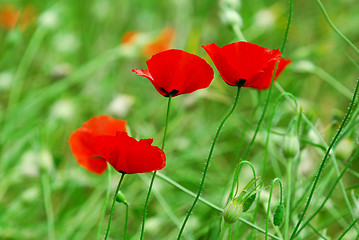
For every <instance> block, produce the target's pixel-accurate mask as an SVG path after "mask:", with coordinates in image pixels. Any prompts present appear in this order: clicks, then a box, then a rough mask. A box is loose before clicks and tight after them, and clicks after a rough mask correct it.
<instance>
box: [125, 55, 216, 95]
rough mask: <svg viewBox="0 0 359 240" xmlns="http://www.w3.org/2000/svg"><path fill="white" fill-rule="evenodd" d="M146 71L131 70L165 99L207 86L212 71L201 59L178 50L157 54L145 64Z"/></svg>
mask: <svg viewBox="0 0 359 240" xmlns="http://www.w3.org/2000/svg"><path fill="white" fill-rule="evenodd" d="M146 64H147V67H148V70H147V69H133V70H132V72H135V73H136V74H137V75H140V76H143V77H146V78H147V79H148V80H150V81H151V82H152V84H153V86H154V87H155V88H156V90H157V91H158V92H159V93H160V94H161V95H162V96H165V97H169V96H172V97H173V96H177V95H180V94H186V93H191V92H194V91H196V90H198V89H201V88H206V87H208V86H209V84H210V83H211V81H212V79H213V69H212V68H211V67H210V66H209V65H208V63H207V62H206V61H205V60H203V59H202V58H200V57H198V56H196V55H194V54H190V53H187V52H185V51H182V50H178V49H170V50H167V51H163V52H160V53H157V54H155V55H153V56H152V58H151V59H150V60H148V61H147V62H146Z"/></svg>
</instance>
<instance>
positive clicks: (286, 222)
mask: <svg viewBox="0 0 359 240" xmlns="http://www.w3.org/2000/svg"><path fill="white" fill-rule="evenodd" d="M293 160H294V159H289V161H288V164H287V196H286V197H287V199H286V207H285V212H286V214H285V220H284V239H285V240H286V239H288V237H289V235H288V233H289V220H290V202H291V201H290V199H291V194H292V161H293Z"/></svg>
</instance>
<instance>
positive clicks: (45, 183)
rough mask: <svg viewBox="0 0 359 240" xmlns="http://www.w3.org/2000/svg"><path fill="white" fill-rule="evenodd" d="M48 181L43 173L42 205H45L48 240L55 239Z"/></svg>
mask: <svg viewBox="0 0 359 240" xmlns="http://www.w3.org/2000/svg"><path fill="white" fill-rule="evenodd" d="M49 182H50V179H49V177H48V176H47V175H45V173H43V174H42V176H41V185H42V190H43V194H44V204H45V212H46V220H47V234H48V237H49V240H52V239H55V228H54V226H55V223H54V222H55V218H54V212H53V208H52V201H51V187H50V184H49Z"/></svg>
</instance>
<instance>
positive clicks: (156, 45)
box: [142, 27, 175, 57]
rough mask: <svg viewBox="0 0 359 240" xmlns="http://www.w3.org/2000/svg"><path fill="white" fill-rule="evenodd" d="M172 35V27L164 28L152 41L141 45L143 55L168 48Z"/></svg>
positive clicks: (173, 34)
mask: <svg viewBox="0 0 359 240" xmlns="http://www.w3.org/2000/svg"><path fill="white" fill-rule="evenodd" d="M174 36H175V31H174V29H173V28H170V27H168V28H165V29H164V30H163V31H162V32H161V34H160V35H159V36H158V37H157V38H156V39H155V40H154V41H152V42H149V43H148V44H146V45H145V46H144V47H143V50H142V51H143V55H144V56H145V57H151V56H152V55H154V54H156V53H159V52H162V51H165V50H168V49H170V48H171V43H172V41H173V39H174Z"/></svg>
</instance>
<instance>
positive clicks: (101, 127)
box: [69, 115, 127, 174]
mask: <svg viewBox="0 0 359 240" xmlns="http://www.w3.org/2000/svg"><path fill="white" fill-rule="evenodd" d="M126 124H127V123H126V121H124V120H121V119H114V118H112V117H110V116H108V115H101V116H95V117H93V118H91V119H90V120H88V121H86V122H85V123H84V124H83V125H82V126H81V127H80V128H79V129H77V130H75V131H74V132H73V133H72V134H71V136H70V138H69V144H70V149H71V152H72V154H73V155H74V156H75V158H76V160H77V162H78V164H79V165H80V166H82V167H84V168H86V169H87V170H88V171H89V172H93V173H96V174H102V173H103V172H104V171H105V170H106V168H107V163H106V161H105V160H104V159H102V158H101V157H100V152H99V148H98V146H97V145H96V143H95V141H94V139H95V138H96V137H97V136H100V135H113V136H115V135H116V133H117V132H119V131H124V132H125V131H126Z"/></svg>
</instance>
